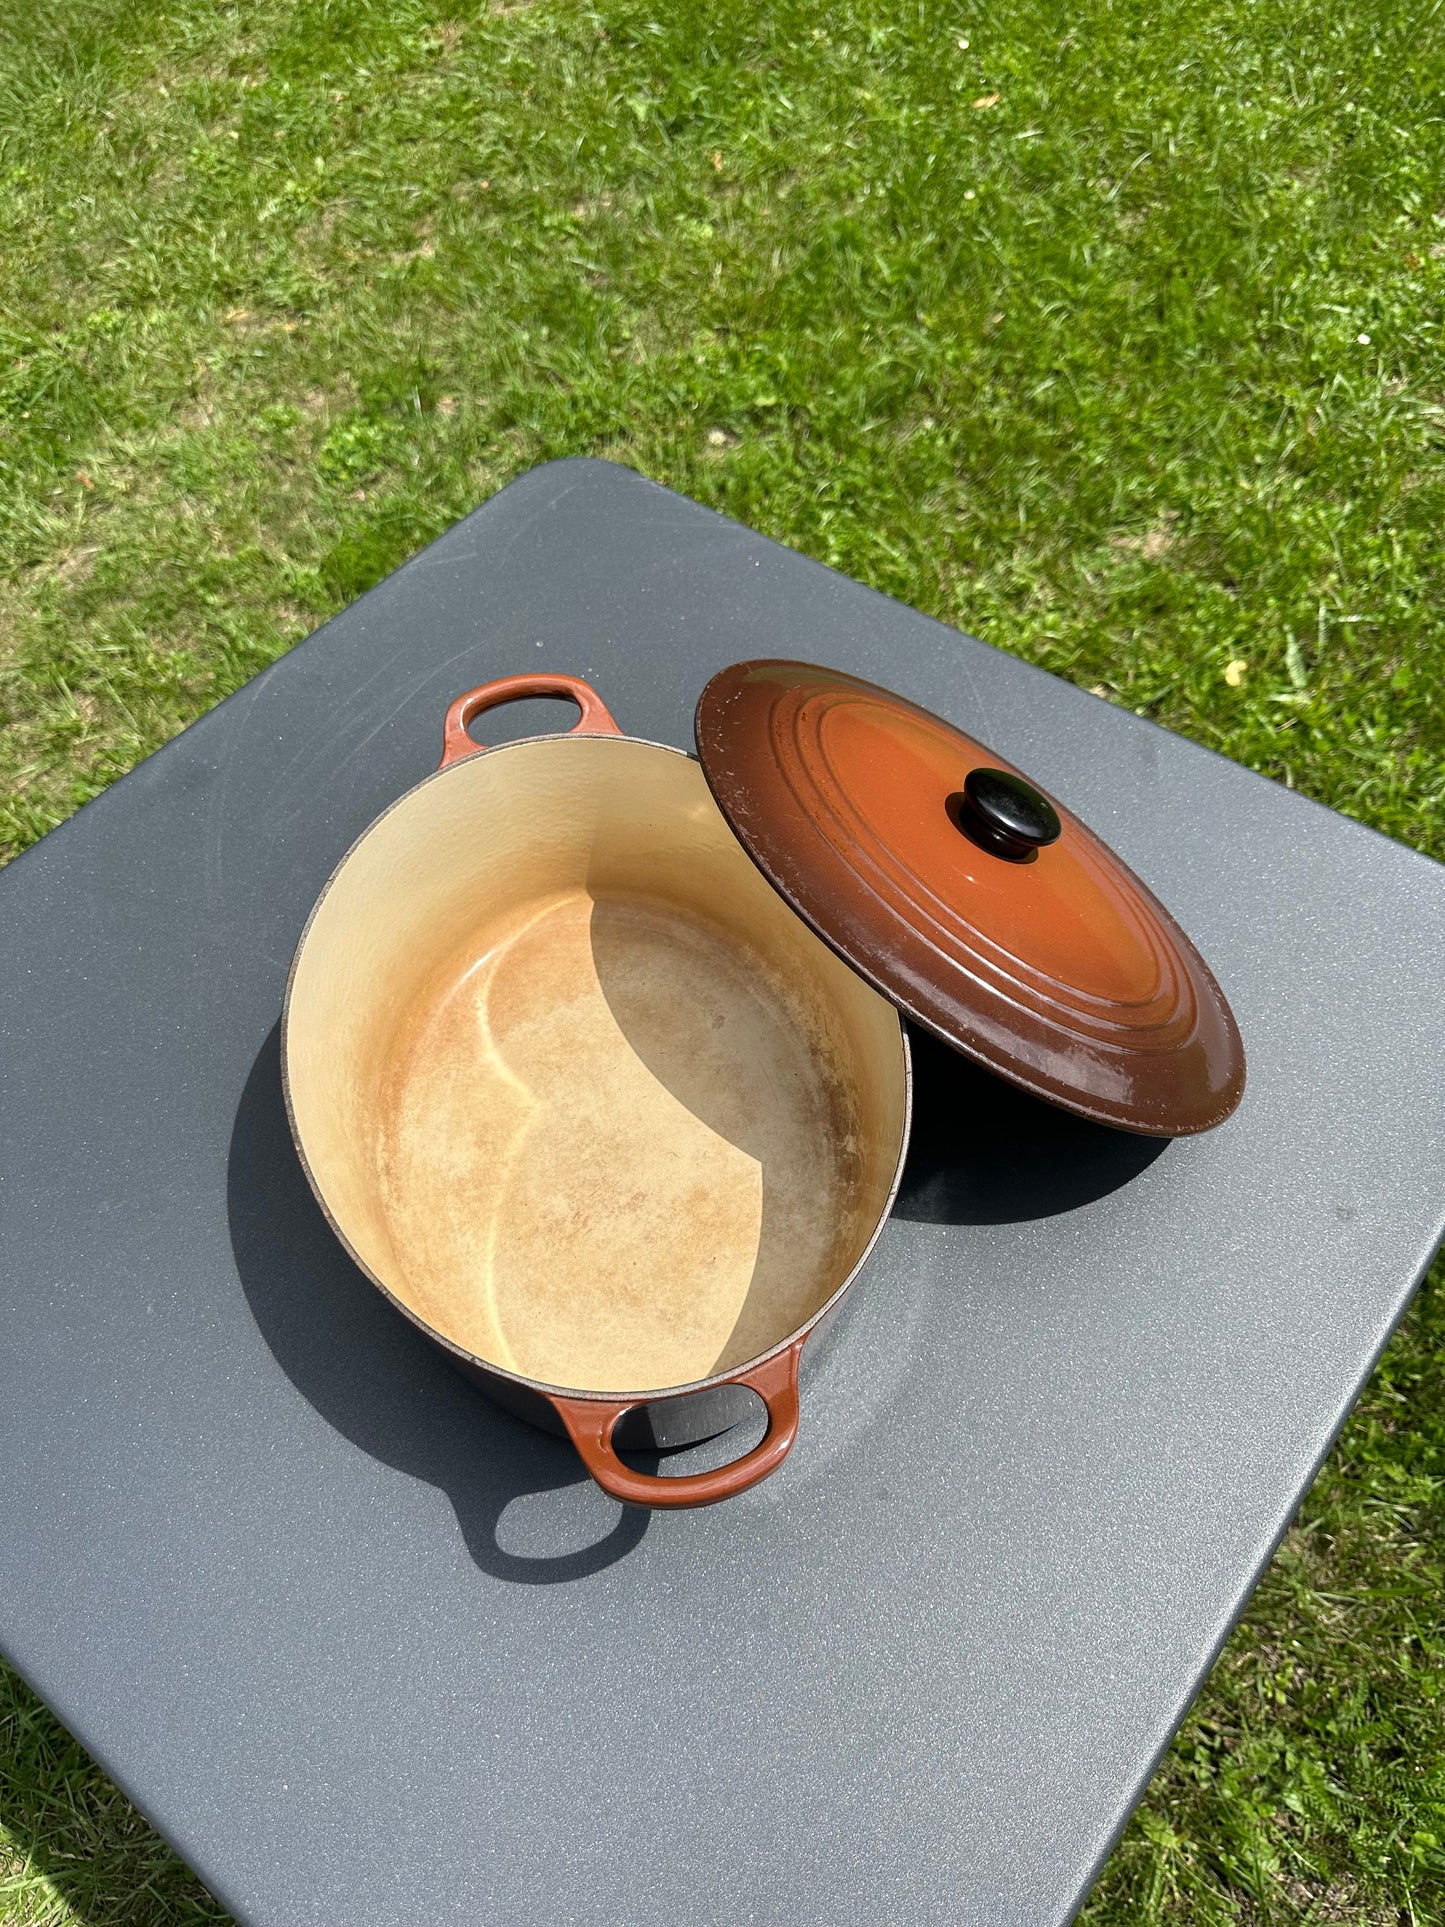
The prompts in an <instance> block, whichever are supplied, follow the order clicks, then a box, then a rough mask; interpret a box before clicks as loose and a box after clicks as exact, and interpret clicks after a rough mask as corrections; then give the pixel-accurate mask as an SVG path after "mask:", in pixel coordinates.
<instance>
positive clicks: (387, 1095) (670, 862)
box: [286, 737, 906, 1393]
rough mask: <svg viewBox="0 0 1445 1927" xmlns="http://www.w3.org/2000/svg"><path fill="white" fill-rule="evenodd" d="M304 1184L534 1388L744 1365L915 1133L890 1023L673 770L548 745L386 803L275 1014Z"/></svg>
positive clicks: (453, 1333) (537, 742)
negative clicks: (909, 1125)
mask: <svg viewBox="0 0 1445 1927" xmlns="http://www.w3.org/2000/svg"><path fill="white" fill-rule="evenodd" d="M286 1063H287V1075H288V1083H289V1090H290V1097H291V1105H292V1114H293V1117H294V1120H295V1124H296V1129H297V1134H298V1136H299V1139H300V1141H301V1145H302V1148H303V1152H304V1155H305V1158H306V1162H307V1164H308V1167H309V1169H310V1172H311V1175H312V1179H313V1182H314V1183H315V1185H316V1187H317V1189H318V1190H319V1192H320V1194H321V1196H322V1199H323V1200H324V1202H325V1205H326V1207H327V1210H328V1211H329V1213H330V1214H331V1217H332V1219H333V1221H334V1222H335V1224H336V1226H337V1227H338V1229H339V1230H340V1231H341V1233H342V1235H343V1237H344V1238H345V1239H346V1241H347V1243H348V1244H349V1245H350V1247H351V1249H352V1251H353V1252H354V1253H355V1255H356V1256H357V1257H358V1258H359V1259H360V1261H361V1263H362V1264H363V1265H364V1266H365V1267H366V1269H367V1270H368V1271H370V1272H371V1273H372V1275H373V1276H374V1277H375V1278H377V1279H378V1280H379V1281H380V1282H381V1283H382V1284H383V1285H385V1286H386V1288H387V1289H388V1290H389V1291H390V1292H392V1293H393V1294H394V1296H395V1297H396V1298H398V1299H399V1300H400V1301H401V1302H402V1303H403V1304H405V1305H406V1306H407V1307H408V1308H409V1309H410V1310H411V1311H413V1312H414V1313H415V1314H416V1315H417V1316H418V1317H420V1318H421V1319H422V1320H423V1321H424V1322H425V1323H426V1324H428V1325H430V1326H431V1327H433V1328H434V1329H435V1330H437V1331H439V1332H440V1333H442V1334H443V1335H444V1336H445V1337H447V1338H449V1339H451V1340H452V1341H453V1342H454V1343H455V1344H457V1345H459V1346H461V1347H462V1348H463V1349H464V1350H466V1351H468V1352H470V1353H472V1354H474V1355H475V1356H477V1357H479V1358H481V1359H483V1360H485V1361H488V1362H489V1363H492V1364H495V1365H499V1366H502V1367H503V1368H505V1369H506V1370H508V1371H512V1372H516V1373H518V1374H520V1375H521V1376H523V1377H525V1378H529V1379H533V1380H538V1381H540V1382H542V1383H544V1384H548V1385H552V1386H558V1387H563V1388H571V1389H574V1390H582V1391H596V1392H615V1393H626V1392H644V1391H658V1390H663V1389H666V1388H669V1387H675V1386H680V1385H686V1384H692V1383H695V1382H696V1381H697V1380H699V1379H704V1378H708V1377H710V1376H712V1375H714V1374H716V1373H719V1372H722V1371H727V1370H731V1369H733V1368H735V1367H736V1366H738V1365H740V1364H743V1363H745V1362H746V1361H747V1360H748V1359H751V1358H754V1357H757V1356H758V1355H760V1354H761V1353H763V1352H766V1351H768V1350H770V1349H771V1348H772V1347H773V1346H774V1345H776V1344H778V1343H779V1342H781V1341H782V1340H783V1339H784V1338H786V1337H787V1336H789V1334H790V1333H792V1332H794V1331H796V1330H797V1329H798V1328H799V1327H800V1326H802V1325H803V1324H805V1323H806V1322H807V1321H808V1320H809V1319H810V1318H811V1317H812V1316H813V1315H814V1313H816V1312H817V1311H818V1310H819V1309H821V1307H822V1306H823V1305H824V1304H825V1303H826V1302H827V1301H828V1299H829V1298H830V1297H831V1296H832V1295H833V1294H834V1292H835V1291H836V1290H837V1289H838V1288H839V1287H840V1286H841V1285H842V1284H843V1283H844V1282H845V1281H846V1280H847V1278H848V1277H849V1275H850V1273H851V1272H852V1271H853V1269H854V1268H855V1267H856V1265H857V1263H858V1261H859V1259H860V1258H861V1256H862V1255H863V1253H864V1251H865V1250H866V1248H867V1245H868V1242H869V1240H870V1238H871V1237H872V1235H873V1233H874V1231H875V1230H876V1228H877V1225H878V1223H879V1221H880V1219H881V1217H882V1215H883V1213H884V1212H885V1211H886V1209H887V1205H888V1199H889V1195H890V1191H891V1187H892V1183H893V1179H894V1175H895V1172H896V1168H897V1164H898V1160H899V1156H900V1154H901V1150H902V1145H903V1138H904V1133H905V1128H906V1096H905V1092H906V1072H905V1059H904V1047H903V1041H902V1036H901V1030H900V1025H899V1020H898V1016H897V1013H896V1012H895V1011H894V1010H893V1008H892V1006H891V1005H889V1004H888V1003H887V1002H886V1001H885V1000H884V999H883V998H881V997H880V996H879V995H878V994H877V992H875V991H874V990H872V989H871V988H870V987H869V986H868V985H867V984H865V983H864V982H863V981H862V980H861V979H860V978H859V977H857V976H855V975H854V973H853V972H852V971H851V970H849V969H848V968H847V966H846V965H844V964H843V963H841V962H840V961H839V960H838V958H837V957H835V956H834V955H833V953H832V952H831V951H830V950H828V949H827V947H826V946H825V945H824V944H822V943H821V942H820V941H819V940H818V939H817V938H816V937H815V936H814V935H813V934H812V932H811V931H810V930H809V929H808V928H807V927H806V925H804V924H803V923H802V922H801V921H800V920H799V919H798V918H797V917H796V916H795V915H794V914H793V913H792V911H790V910H789V909H788V908H787V906H786V905H785V904H784V903H783V902H782V900H781V899H780V898H779V897H778V896H777V895H776V894H775V892H774V891H773V890H772V889H771V887H770V886H769V885H768V884H767V883H766V882H765V881H764V880H763V879H762V877H761V876H760V875H759V874H758V872H757V871H756V870H755V869H754V867H753V865H752V863H751V862H750V861H749V860H748V858H747V857H746V855H745V854H744V853H743V851H742V849H741V848H740V847H739V845H738V843H737V842H736V841H735V839H734V838H733V836H732V833H731V832H730V831H729V830H728V828H727V826H726V824H725V823H724V821H723V819H722V817H721V816H720V814H719V813H718V810H717V808H716V806H715V805H714V803H713V801H712V798H711V797H710V795H709V794H708V790H707V786H706V784H705V782H704V781H703V777H702V773H701V771H700V770H699V769H698V767H697V765H696V764H695V763H693V762H691V761H690V760H689V759H687V758H686V757H683V756H680V755H678V754H676V753H674V752H672V751H668V750H665V749H660V748H657V747H655V746H652V745H649V744H646V743H638V742H634V741H631V740H629V739H626V738H616V737H567V738H540V739H534V740H531V741H526V742H520V743H514V744H510V745H508V746H507V747H505V748H503V749H500V750H492V751H489V752H487V753H486V754H485V755H482V756H478V757H476V758H473V759H471V760H469V761H466V762H464V763H461V764H459V765H457V766H456V767H455V768H453V769H451V770H448V771H447V772H446V773H445V774H443V775H441V776H439V777H437V778H436V779H434V780H433V781H431V782H429V783H426V784H424V785H422V786H421V788H419V789H418V790H416V791H414V792H413V793H412V794H411V795H410V796H408V797H407V798H405V799H404V800H403V801H402V802H401V803H400V804H399V805H398V806H397V807H396V808H395V809H393V810H392V811H390V812H389V813H388V814H387V815H386V816H384V817H383V818H382V819H381V820H380V821H379V822H378V823H377V824H375V825H374V826H373V827H372V829H371V830H370V831H369V832H368V833H367V835H366V836H365V837H364V838H363V839H362V841H361V842H360V843H359V844H358V845H357V847H356V848H355V849H354V850H353V851H352V853H351V855H350V856H349V857H348V859H347V861H346V863H345V864H344V865H343V866H342V868H341V869H340V871H339V872H338V873H337V875H336V877H335V879H334V880H333V882H332V884H331V886H330V888H329V890H328V892H327V894H326V896H325V898H324V900H323V902H322V904H321V906H320V908H319V910H318V911H317V913H316V916H315V917H314V919H313V921H312V924H311V927H310V930H309V931H308V933H307V936H306V939H305V942H304V945H303V948H302V952H301V955H300V958H299V959H298V962H297V967H296V972H295V976H294V980H293V985H292V992H291V1000H290V1006H289V1012H288V1020H287V1029H286Z"/></svg>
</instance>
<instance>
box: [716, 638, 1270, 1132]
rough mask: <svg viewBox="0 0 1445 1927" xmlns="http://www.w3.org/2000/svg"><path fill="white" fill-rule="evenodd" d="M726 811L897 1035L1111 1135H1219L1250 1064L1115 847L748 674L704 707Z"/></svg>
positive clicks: (1176, 930)
mask: <svg viewBox="0 0 1445 1927" xmlns="http://www.w3.org/2000/svg"><path fill="white" fill-rule="evenodd" d="M697 747H698V755H699V757H700V759H701V762H702V767H703V771H704V773H705V775H706V777H707V780H708V784H709V787H710V788H711V790H712V793H713V795H714V797H715V798H716V799H717V802H718V806H719V808H720V809H721V810H722V812H723V815H724V816H725V817H726V818H727V820H728V822H729V824H730V825H731V826H732V829H733V831H734V833H735V835H736V836H737V837H738V839H739V841H740V842H741V843H742V845H743V847H744V848H745V849H746V850H747V852H748V854H749V855H750V856H751V857H752V859H753V861H754V862H755V863H756V864H757V865H758V867H759V869H761V870H762V872H763V874H764V875H765V876H766V877H767V878H768V880H769V881H770V882H771V883H772V884H773V886H774V888H775V889H777V890H778V891H779V892H780V893H781V895H782V896H783V897H785V898H786V899H787V901H788V902H789V903H790V904H791V905H792V906H793V908H794V909H795V910H796V911H797V912H798V913H799V915H801V916H802V917H803V918H805V919H806V921H807V922H808V923H810V924H811V925H812V926H813V928H814V929H815V930H816V931H817V932H818V934H819V935H820V936H821V937H822V938H824V940H825V941H826V942H827V943H829V944H830V945H831V946H832V947H833V949H835V950H836V951H837V952H838V953H839V955H840V956H842V957H844V958H846V960H847V961H848V962H849V963H850V964H851V965H852V966H853V968H854V969H855V970H856V971H857V972H858V973H859V975H860V976H863V977H866V978H867V979H868V981H869V982H870V983H873V984H875V985H876V986H877V988H878V989H879V990H881V991H882V992H883V994H884V996H886V997H888V998H890V999H891V1000H892V1002H893V1003H895V1004H896V1005H897V1006H898V1007H899V1009H900V1010H902V1011H903V1012H904V1013H905V1014H906V1015H907V1016H909V1017H911V1018H913V1019H915V1020H916V1021H917V1022H918V1023H920V1024H923V1025H925V1026H926V1027H927V1028H928V1029H929V1030H931V1031H934V1032H936V1034H937V1035H938V1036H940V1037H942V1038H943V1039H944V1040H945V1042H947V1043H950V1044H952V1045H954V1046H955V1048H957V1049H958V1050H961V1051H963V1052H965V1053H966V1054H967V1055H968V1056H969V1057H972V1058H976V1059H977V1060H978V1061H979V1062H980V1063H982V1064H986V1065H987V1066H988V1068H989V1069H990V1070H993V1071H997V1072H998V1073H999V1074H1000V1075H1001V1076H1003V1077H1007V1078H1009V1079H1010V1080H1011V1081H1012V1082H1013V1083H1015V1084H1021V1085H1022V1086H1023V1087H1024V1089H1025V1090H1029V1091H1032V1092H1034V1093H1035V1095H1037V1096H1039V1097H1042V1098H1046V1099H1047V1100H1048V1101H1049V1102H1051V1103H1054V1104H1059V1105H1062V1106H1063V1107H1064V1108H1065V1109H1066V1110H1070V1111H1077V1112H1079V1113H1080V1114H1081V1115H1082V1116H1084V1117H1090V1118H1094V1119H1097V1120H1098V1121H1100V1122H1101V1123H1105V1124H1113V1125H1116V1126H1118V1127H1119V1128H1120V1129H1122V1130H1126V1131H1140V1132H1144V1133H1147V1134H1149V1135H1152V1136H1160V1137H1174V1136H1179V1135H1183V1134H1185V1133H1189V1132H1194V1131H1205V1130H1208V1129H1209V1128H1210V1126H1211V1125H1215V1124H1219V1123H1222V1122H1223V1120H1224V1119H1225V1118H1226V1117H1228V1116H1229V1114H1230V1112H1231V1111H1232V1110H1233V1109H1234V1108H1235V1106H1236V1105H1237V1104H1238V1102H1239V1100H1240V1097H1241V1095H1242V1094H1243V1091H1244V1046H1243V1044H1242V1043H1241V1041H1240V1036H1239V1031H1238V1028H1237V1027H1236V1025H1235V1022H1234V1017H1233V1015H1232V1013H1231V1011H1230V1009H1229V1005H1228V1004H1227V1003H1226V1002H1225V1000H1224V995H1223V992H1222V991H1221V990H1220V988H1219V986H1218V984H1217V983H1216V982H1215V981H1214V978H1213V976H1212V975H1211V974H1210V971H1209V967H1208V965H1207V964H1206V963H1205V962H1204V959H1203V958H1202V957H1201V956H1200V954H1199V952H1198V951H1197V950H1196V949H1195V948H1194V946H1193V944H1192V943H1191V942H1190V941H1189V939H1188V937H1186V936H1185V934H1184V932H1183V931H1182V930H1181V929H1180V927H1179V925H1178V924H1177V923H1176V922H1175V921H1174V919H1173V918H1172V917H1171V916H1170V915H1169V912H1168V911H1167V910H1166V909H1165V908H1164V906H1163V905H1162V904H1161V903H1160V902H1159V901H1158V899H1157V898H1156V897H1154V896H1153V895H1152V894H1151V893H1150V892H1149V891H1148V890H1147V889H1146V888H1145V887H1144V885H1143V884H1142V883H1141V882H1140V881H1139V879H1138V877H1136V876H1135V875H1134V873H1133V871H1132V870H1130V869H1128V868H1127V867H1126V866H1125V865H1124V864H1123V863H1122V862H1121V861H1120V860H1119V858H1118V857H1117V856H1115V855H1114V853H1113V851H1112V850H1111V849H1109V847H1108V845H1107V844H1105V843H1103V842H1101V841H1100V840H1099V838H1098V837H1097V836H1095V835H1094V834H1093V832H1092V831H1091V830H1089V829H1087V828H1086V827H1085V826H1084V824H1082V823H1081V822H1080V821H1079V819H1078V818H1077V817H1076V816H1073V815H1071V814H1070V813H1069V811H1068V810H1066V809H1065V808H1064V807H1063V806H1062V805H1061V804H1058V803H1054V802H1051V800H1050V799H1048V798H1046V797H1044V796H1043V795H1042V794H1041V793H1040V792H1039V791H1037V790H1036V789H1034V788H1033V786H1032V785H1031V784H1030V783H1029V782H1028V780H1027V779H1026V778H1023V777H1022V775H1021V773H1020V772H1019V771H1017V770H1015V769H1013V768H1012V766H1011V765H1009V764H1008V763H1005V762H1003V761H1002V759H1001V758H999V757H997V756H995V755H994V753H993V751H992V750H990V749H986V748H985V747H984V745H983V744H982V743H978V742H975V741H974V740H973V739H972V738H971V737H968V736H965V735H964V734H963V733H962V732H961V731H960V730H957V729H955V728H953V726H952V725H951V724H949V723H946V722H944V721H943V719H942V718H941V717H939V716H934V715H931V714H930V713H929V711H928V710H926V709H919V708H918V707H917V706H916V705H915V704H913V703H910V702H907V701H905V700H904V698H903V697H901V696H895V695H892V694H891V693H890V692H889V691H888V690H886V689H879V688H878V687H877V686H876V685H875V684H873V683H868V682H863V681H860V680H859V678H858V677H856V676H847V675H843V674H842V673H840V672H839V671H837V670H832V669H820V668H817V667H815V666H814V665H813V664H811V663H804V662H743V663H737V664H735V665H734V666H733V667H732V668H731V669H725V670H723V671H722V673H721V674H720V675H717V676H714V677H713V679H712V681H711V682H710V683H709V684H708V686H707V688H706V689H705V690H704V691H703V693H702V699H701V701H700V702H699V703H698V707H697Z"/></svg>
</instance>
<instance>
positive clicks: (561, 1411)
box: [548, 1338, 803, 1507]
mask: <svg viewBox="0 0 1445 1927" xmlns="http://www.w3.org/2000/svg"><path fill="white" fill-rule="evenodd" d="M802 1351H803V1341H802V1339H801V1338H800V1339H798V1340H797V1342H796V1343H795V1344H792V1345H789V1346H788V1348H787V1350H786V1351H782V1352H776V1353H774V1355H773V1356H772V1357H771V1358H765V1359H764V1360H763V1362H762V1364H761V1365H755V1366H753V1368H752V1370H751V1371H747V1372H739V1373H738V1375H737V1377H736V1378H734V1379H732V1380H731V1381H730V1383H732V1384H734V1385H746V1386H748V1387H749V1388H750V1389H751V1390H752V1391H754V1392H756V1393H757V1395H758V1397H759V1398H760V1399H761V1400H762V1401H763V1403H764V1405H766V1406H767V1408H768V1429H767V1431H766V1432H765V1433H764V1435H763V1438H762V1441H761V1443H760V1444H758V1445H755V1446H754V1447H753V1449H752V1451H751V1452H747V1453H744V1455H743V1457H742V1458H740V1459H734V1460H733V1462H732V1464H731V1465H720V1466H718V1467H717V1469H716V1470H715V1471H713V1472H690V1473H688V1474H687V1475H686V1476H685V1477H682V1478H677V1479H664V1478H659V1477H658V1475H657V1474H656V1473H653V1472H634V1471H633V1470H632V1468H631V1467H630V1466H627V1465H624V1464H623V1462H622V1460H621V1459H619V1458H618V1456H617V1453H616V1451H615V1450H614V1449H613V1445H612V1434H613V1432H614V1431H615V1430H616V1427H617V1422H618V1420H619V1419H620V1418H621V1417H622V1415H623V1413H624V1412H629V1411H631V1410H632V1408H633V1407H634V1406H635V1405H638V1404H641V1403H645V1401H644V1400H639V1399H635V1398H627V1399H603V1398H563V1397H561V1396H560V1395H559V1394H557V1393H555V1392H551V1393H549V1394H548V1396H549V1397H550V1399H551V1401H552V1403H553V1405H554V1406H556V1408H557V1416H558V1417H559V1418H560V1419H561V1421H562V1423H563V1424H564V1425H565V1426H566V1427H567V1433H568V1436H569V1437H570V1439H571V1440H572V1443H573V1444H574V1445H575V1446H576V1448H577V1451H578V1455H579V1456H580V1458H581V1460H582V1463H583V1464H584V1465H585V1466H586V1468H587V1470H588V1471H589V1472H590V1473H591V1474H592V1477H593V1478H594V1479H595V1480H596V1481H597V1483H598V1485H600V1486H601V1487H602V1490H603V1491H604V1492H606V1493H607V1494H608V1495H609V1496H610V1497H611V1498H614V1499H621V1500H622V1502H623V1503H624V1504H625V1505H646V1506H659V1507H679V1506H694V1505H713V1504H715V1503H716V1502H717V1501H718V1500H719V1499H730V1498H732V1497H733V1495H734V1493H737V1492H746V1491H747V1489H748V1487H749V1486H750V1485H756V1484H757V1483H758V1481H759V1480H760V1479H765V1478H766V1477H767V1476H768V1474H769V1473H770V1472H775V1471H776V1470H777V1468H778V1467H779V1466H780V1465H781V1464H782V1462H783V1460H784V1459H785V1458H786V1457H787V1456H788V1453H789V1451H790V1450H791V1449H792V1444H793V1440H794V1439H795V1438H796V1437H797V1436H798V1360H799V1358H800V1357H801V1356H802Z"/></svg>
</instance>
